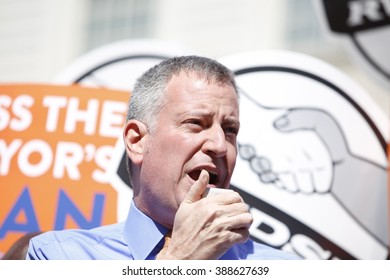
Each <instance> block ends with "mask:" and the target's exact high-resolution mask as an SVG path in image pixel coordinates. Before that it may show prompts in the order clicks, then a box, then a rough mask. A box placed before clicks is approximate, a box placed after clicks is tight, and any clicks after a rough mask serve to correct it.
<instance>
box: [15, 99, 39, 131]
mask: <svg viewBox="0 0 390 280" xmlns="http://www.w3.org/2000/svg"><path fill="white" fill-rule="evenodd" d="M33 104H34V99H33V98H32V97H31V96H29V95H21V96H18V97H17V98H16V99H15V101H14V103H13V104H12V112H13V113H14V114H15V116H16V117H17V118H12V119H11V122H10V128H11V129H12V130H14V131H23V130H26V129H27V128H28V127H29V126H30V125H31V122H32V114H31V112H30V110H28V108H31V106H32V105H33Z"/></svg>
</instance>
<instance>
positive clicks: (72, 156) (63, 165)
mask: <svg viewBox="0 0 390 280" xmlns="http://www.w3.org/2000/svg"><path fill="white" fill-rule="evenodd" d="M83 158H84V151H83V148H82V147H81V145H80V144H77V143H71V142H58V144H57V151H56V156H55V159H56V160H55V162H54V167H53V168H54V169H53V176H54V178H58V179H60V178H63V177H64V176H65V172H66V173H67V174H68V176H69V178H70V179H72V180H79V179H80V177H81V176H80V170H79V168H78V166H79V165H80V164H81V162H82V161H83Z"/></svg>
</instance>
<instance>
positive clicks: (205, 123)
mask: <svg viewBox="0 0 390 280" xmlns="http://www.w3.org/2000/svg"><path fill="white" fill-rule="evenodd" d="M166 90H167V103H166V106H165V107H164V108H163V109H162V110H161V112H160V113H159V115H158V116H157V126H156V129H155V131H153V132H152V133H151V134H148V136H147V140H146V146H145V151H144V156H143V160H142V166H141V174H140V184H141V187H140V190H141V191H140V194H139V196H138V197H137V198H135V201H136V203H137V206H138V207H139V208H140V209H141V210H142V211H144V212H145V213H146V214H147V215H149V216H151V217H152V218H153V219H155V220H156V221H158V222H159V223H161V224H163V225H164V226H167V227H171V226H172V224H173V219H174V215H175V213H176V211H177V209H178V207H179V205H180V203H181V202H182V201H183V200H184V198H185V196H186V194H187V192H188V191H189V189H190V187H191V186H192V185H193V184H194V182H195V181H196V180H197V179H198V177H199V174H200V171H201V170H203V169H205V170H206V171H208V172H209V174H210V181H209V187H217V188H228V187H229V185H230V179H231V176H232V173H233V169H234V166H235V162H236V156H237V147H236V138H237V133H238V130H239V126H240V123H239V106H238V100H237V95H236V92H235V90H234V88H233V86H231V85H230V84H216V83H208V82H206V81H204V80H203V79H201V78H198V77H197V76H196V75H191V74H190V75H188V74H185V73H181V74H180V75H178V76H174V77H173V78H172V79H171V81H170V82H169V84H168V86H167V89H166Z"/></svg>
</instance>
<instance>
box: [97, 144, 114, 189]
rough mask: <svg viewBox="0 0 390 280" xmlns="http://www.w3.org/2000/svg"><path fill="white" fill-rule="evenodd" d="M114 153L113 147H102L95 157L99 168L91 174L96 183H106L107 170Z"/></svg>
mask: <svg viewBox="0 0 390 280" xmlns="http://www.w3.org/2000/svg"><path fill="white" fill-rule="evenodd" d="M113 152H114V147H112V146H102V147H100V148H99V149H98V150H97V152H96V156H95V162H96V164H97V165H98V166H99V167H100V168H101V170H100V169H96V170H94V171H93V173H92V178H93V179H94V180H95V181H96V182H100V183H103V184H104V183H108V174H107V170H108V168H109V166H110V164H111V156H112V154H113Z"/></svg>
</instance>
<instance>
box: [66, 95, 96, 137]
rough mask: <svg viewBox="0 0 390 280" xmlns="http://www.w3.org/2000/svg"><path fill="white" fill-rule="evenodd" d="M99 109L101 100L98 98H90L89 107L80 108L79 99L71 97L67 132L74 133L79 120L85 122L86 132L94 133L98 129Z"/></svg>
mask: <svg viewBox="0 0 390 280" xmlns="http://www.w3.org/2000/svg"><path fill="white" fill-rule="evenodd" d="M98 109H99V101H98V100H96V99H90V100H88V105H87V109H86V110H80V109H79V99H78V98H70V99H69V104H68V110H67V113H66V119H65V132H66V133H74V132H75V131H76V124H77V122H84V123H85V125H84V133H85V134H86V135H93V134H94V133H95V131H96V122H97V117H98Z"/></svg>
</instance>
